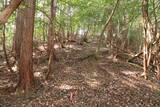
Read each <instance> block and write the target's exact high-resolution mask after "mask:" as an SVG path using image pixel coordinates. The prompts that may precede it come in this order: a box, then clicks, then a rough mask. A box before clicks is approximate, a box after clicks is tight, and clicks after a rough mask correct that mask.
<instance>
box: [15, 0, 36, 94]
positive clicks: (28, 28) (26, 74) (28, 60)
mask: <svg viewBox="0 0 160 107" xmlns="http://www.w3.org/2000/svg"><path fill="white" fill-rule="evenodd" d="M24 3H25V8H24V19H23V21H22V22H23V23H24V24H23V32H22V39H23V40H22V44H21V50H20V60H19V64H20V66H19V70H20V71H19V83H18V85H17V91H18V92H25V93H28V92H31V91H32V90H33V88H34V76H33V72H32V70H33V62H32V54H33V32H34V15H35V0H27V1H24Z"/></svg>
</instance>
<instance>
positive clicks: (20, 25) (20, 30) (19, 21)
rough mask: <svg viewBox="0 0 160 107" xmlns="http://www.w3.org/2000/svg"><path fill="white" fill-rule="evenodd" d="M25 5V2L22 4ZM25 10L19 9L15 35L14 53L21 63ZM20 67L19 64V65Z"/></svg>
mask: <svg viewBox="0 0 160 107" xmlns="http://www.w3.org/2000/svg"><path fill="white" fill-rule="evenodd" d="M21 5H24V2H22V3H21ZM23 20H24V8H19V9H18V12H17V17H16V31H15V35H14V44H13V45H14V46H13V49H14V52H15V57H16V60H17V61H19V58H20V47H21V43H22V34H23V25H24V21H23ZM18 65H19V64H18Z"/></svg>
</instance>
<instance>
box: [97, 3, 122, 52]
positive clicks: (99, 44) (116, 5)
mask: <svg viewBox="0 0 160 107" xmlns="http://www.w3.org/2000/svg"><path fill="white" fill-rule="evenodd" d="M119 1H120V0H117V2H116V4H115V6H114V8H113V10H112V12H111V14H110V16H109V18H108V20H107V21H106V23H105V25H104V27H103V29H102V32H101V34H100V37H99V40H98V47H97V50H96V53H98V52H99V50H100V47H101V42H102V37H103V34H104V32H105V30H106V28H107V27H108V25H109V23H110V21H111V19H112V17H113V15H114V13H115V11H116V9H117V7H118V4H119Z"/></svg>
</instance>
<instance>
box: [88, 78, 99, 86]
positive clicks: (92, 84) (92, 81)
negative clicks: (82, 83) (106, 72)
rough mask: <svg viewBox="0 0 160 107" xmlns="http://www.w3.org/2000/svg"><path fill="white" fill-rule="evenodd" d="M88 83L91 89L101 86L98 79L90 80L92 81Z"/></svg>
mask: <svg viewBox="0 0 160 107" xmlns="http://www.w3.org/2000/svg"><path fill="white" fill-rule="evenodd" d="M86 82H87V84H88V85H89V86H91V87H98V86H99V85H100V82H99V81H97V80H96V79H90V80H88V81H86Z"/></svg>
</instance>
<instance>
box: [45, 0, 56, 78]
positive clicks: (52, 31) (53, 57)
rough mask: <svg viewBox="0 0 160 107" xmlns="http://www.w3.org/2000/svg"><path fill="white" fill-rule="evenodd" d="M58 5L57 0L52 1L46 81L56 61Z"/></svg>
mask: <svg viewBox="0 0 160 107" xmlns="http://www.w3.org/2000/svg"><path fill="white" fill-rule="evenodd" d="M56 4H57V0H51V19H52V20H50V26H49V31H48V33H49V35H48V55H49V61H48V73H47V75H46V79H47V78H48V76H49V74H50V73H51V71H52V66H53V60H56V55H55V49H54V38H55V18H56V17H55V16H56Z"/></svg>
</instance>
